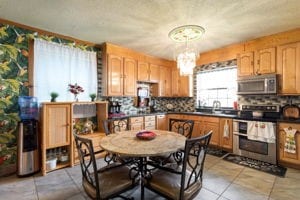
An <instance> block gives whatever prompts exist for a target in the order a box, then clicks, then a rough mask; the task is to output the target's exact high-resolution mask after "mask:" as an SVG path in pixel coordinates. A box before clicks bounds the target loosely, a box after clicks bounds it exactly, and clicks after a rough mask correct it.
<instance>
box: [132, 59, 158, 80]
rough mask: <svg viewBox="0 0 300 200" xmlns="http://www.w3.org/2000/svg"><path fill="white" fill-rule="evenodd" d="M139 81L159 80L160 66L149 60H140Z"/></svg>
mask: <svg viewBox="0 0 300 200" xmlns="http://www.w3.org/2000/svg"><path fill="white" fill-rule="evenodd" d="M137 71H138V76H137V80H138V81H145V82H154V83H158V82H159V77H160V74H159V73H160V71H159V66H158V65H154V64H149V63H147V62H142V61H139V62H138V70H137Z"/></svg>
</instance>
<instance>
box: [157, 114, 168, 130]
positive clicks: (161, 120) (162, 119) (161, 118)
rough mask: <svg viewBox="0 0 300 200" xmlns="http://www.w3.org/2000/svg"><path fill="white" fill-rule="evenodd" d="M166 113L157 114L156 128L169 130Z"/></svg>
mask: <svg viewBox="0 0 300 200" xmlns="http://www.w3.org/2000/svg"><path fill="white" fill-rule="evenodd" d="M167 124H168V123H167V116H166V115H156V129H157V130H168V126H167Z"/></svg>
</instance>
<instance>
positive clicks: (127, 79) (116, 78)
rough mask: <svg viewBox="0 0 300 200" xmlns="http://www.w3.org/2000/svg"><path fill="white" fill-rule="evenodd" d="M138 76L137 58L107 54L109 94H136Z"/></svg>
mask: <svg viewBox="0 0 300 200" xmlns="http://www.w3.org/2000/svg"><path fill="white" fill-rule="evenodd" d="M136 76H137V62H136V60H134V59H131V58H123V57H122V56H118V55H114V54H108V55H107V86H106V88H107V94H106V95H107V96H122V95H126V96H135V95H136Z"/></svg>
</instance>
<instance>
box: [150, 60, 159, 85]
mask: <svg viewBox="0 0 300 200" xmlns="http://www.w3.org/2000/svg"><path fill="white" fill-rule="evenodd" d="M149 67H150V77H149V81H151V82H156V83H158V82H159V80H160V70H159V66H158V65H154V64H150V66H149Z"/></svg>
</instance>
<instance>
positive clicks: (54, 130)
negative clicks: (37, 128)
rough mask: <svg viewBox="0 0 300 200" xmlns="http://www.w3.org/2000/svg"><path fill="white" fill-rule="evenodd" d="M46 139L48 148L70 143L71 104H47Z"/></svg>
mask: <svg viewBox="0 0 300 200" xmlns="http://www.w3.org/2000/svg"><path fill="white" fill-rule="evenodd" d="M44 109H45V114H44V117H43V122H44V133H43V134H44V137H45V138H44V141H45V144H46V148H54V147H59V146H64V145H69V144H70V137H71V133H70V130H71V129H70V124H71V119H70V116H71V114H70V110H71V107H70V105H47V106H45V107H44Z"/></svg>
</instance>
